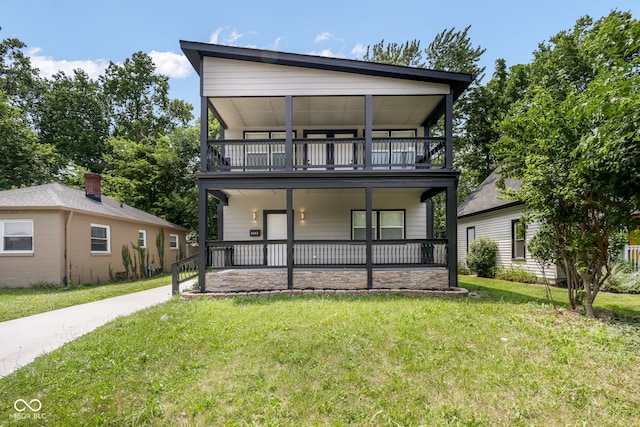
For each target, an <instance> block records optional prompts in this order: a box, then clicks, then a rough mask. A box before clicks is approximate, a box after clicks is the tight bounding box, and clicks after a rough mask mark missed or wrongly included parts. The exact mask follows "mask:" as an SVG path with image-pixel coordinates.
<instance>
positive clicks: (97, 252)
mask: <svg viewBox="0 0 640 427" xmlns="http://www.w3.org/2000/svg"><path fill="white" fill-rule="evenodd" d="M85 180H86V188H85V191H82V190H77V189H74V188H70V187H67V186H64V185H61V184H45V185H39V186H35V187H29V188H20V189H16V190H6V191H0V287H29V286H33V285H36V284H67V283H71V284H86V283H103V282H107V281H110V279H111V276H112V275H113V276H115V275H116V273H120V272H124V270H125V269H124V265H123V263H122V246H123V245H128V246H129V248H130V249H131V244H135V245H138V244H139V245H142V246H144V247H146V248H147V251H148V252H149V261H150V262H153V264H154V266H155V267H157V268H159V267H160V262H159V261H160V260H159V256H158V250H157V248H156V236H158V235H159V233H160V232H161V230H164V233H165V244H164V268H165V270H166V271H168V270H169V269H170V267H171V264H172V263H174V262H175V261H176V260H177V259H178V258H179V256H184V255H186V234H187V230H186V229H185V228H183V227H180V226H178V225H175V224H173V223H170V222H168V221H165V220H164V219H162V218H158V217H156V216H154V215H151V214H148V213H146V212H143V211H141V210H138V209H135V208H133V207H131V206H127V205H125V204H122V203H120V202H118V201H116V200H113V199H110V198H108V197H105V196H102V194H101V185H100V184H101V178H100V176H99V175H96V174H86V175H85ZM132 256H133V251H132Z"/></svg>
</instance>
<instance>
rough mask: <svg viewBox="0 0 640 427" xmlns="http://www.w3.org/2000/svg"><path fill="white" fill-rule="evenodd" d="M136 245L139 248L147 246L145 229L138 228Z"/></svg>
mask: <svg viewBox="0 0 640 427" xmlns="http://www.w3.org/2000/svg"><path fill="white" fill-rule="evenodd" d="M140 234H142V245H141V244H140ZM138 246H139V247H141V248H146V247H147V230H138Z"/></svg>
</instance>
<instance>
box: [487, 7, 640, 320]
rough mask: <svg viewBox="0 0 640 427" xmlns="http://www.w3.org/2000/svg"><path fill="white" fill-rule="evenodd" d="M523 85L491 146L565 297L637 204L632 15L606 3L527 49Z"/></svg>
mask: <svg viewBox="0 0 640 427" xmlns="http://www.w3.org/2000/svg"><path fill="white" fill-rule="evenodd" d="M530 79H531V82H530V87H529V89H528V90H527V93H526V95H525V96H524V98H523V99H522V100H520V101H519V102H516V103H515V104H514V105H513V107H512V109H511V112H510V114H509V116H508V117H506V119H505V120H504V123H503V125H502V128H501V129H502V132H503V136H502V137H501V139H500V141H499V143H498V146H497V150H496V154H497V155H498V157H499V159H500V160H501V163H502V164H503V177H512V178H517V179H521V180H522V186H521V187H520V189H519V190H518V191H517V192H516V193H514V194H511V196H512V197H517V198H518V199H520V200H521V201H523V202H524V203H525V205H526V206H527V213H528V216H529V217H530V218H532V219H538V220H541V221H543V222H545V223H547V224H548V225H549V227H550V228H551V230H553V233H554V237H555V239H556V241H557V244H558V252H559V254H560V256H561V259H562V264H563V267H564V268H565V271H566V273H567V275H568V282H569V297H570V300H571V303H572V306H574V307H576V306H577V305H579V303H580V302H581V301H583V303H584V309H585V312H586V314H587V315H588V316H594V311H593V300H594V299H595V297H596V295H597V294H598V291H599V289H600V286H601V285H602V283H603V282H604V281H605V280H606V278H607V277H608V275H609V271H610V256H609V250H610V247H609V242H610V238H611V237H612V236H613V235H614V234H615V233H617V232H618V231H619V230H620V229H621V228H624V227H625V226H628V225H629V223H630V220H631V219H630V217H631V213H632V212H633V211H634V210H636V209H638V207H640V192H638V191H637V185H636V184H635V183H636V182H637V171H638V170H640V134H639V130H638V123H640V22H639V21H637V20H634V19H633V18H632V16H631V14H629V13H625V12H618V11H614V12H612V13H611V14H610V15H608V16H606V17H603V18H601V19H599V20H597V21H594V20H593V19H591V18H589V17H584V18H581V19H580V20H578V22H577V23H576V25H575V26H574V28H573V29H572V30H570V31H563V32H560V33H558V34H557V35H555V36H553V37H552V38H551V39H550V41H549V43H543V44H541V45H540V47H539V49H538V50H537V51H536V52H535V55H534V60H533V62H532V63H531V65H530Z"/></svg>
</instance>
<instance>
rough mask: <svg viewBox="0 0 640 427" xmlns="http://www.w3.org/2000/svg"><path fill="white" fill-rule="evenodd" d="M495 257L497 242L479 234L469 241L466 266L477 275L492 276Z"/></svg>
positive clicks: (494, 271) (494, 270)
mask: <svg viewBox="0 0 640 427" xmlns="http://www.w3.org/2000/svg"><path fill="white" fill-rule="evenodd" d="M497 258H498V244H497V243H496V242H494V241H493V240H491V239H490V238H489V237H487V236H480V237H478V238H477V239H476V240H474V241H473V243H471V247H470V248H469V253H467V266H468V267H469V270H471V271H473V272H475V273H476V274H477V275H478V277H494V276H495V274H496V259H497Z"/></svg>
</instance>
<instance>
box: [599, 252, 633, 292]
mask: <svg viewBox="0 0 640 427" xmlns="http://www.w3.org/2000/svg"><path fill="white" fill-rule="evenodd" d="M602 290H603V291H608V292H616V293H620V294H640V271H634V269H633V266H632V265H631V263H629V262H628V261H622V260H618V261H615V262H614V263H613V265H612V266H611V275H610V276H609V278H608V279H607V281H606V282H605V283H604V284H603V286H602Z"/></svg>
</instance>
